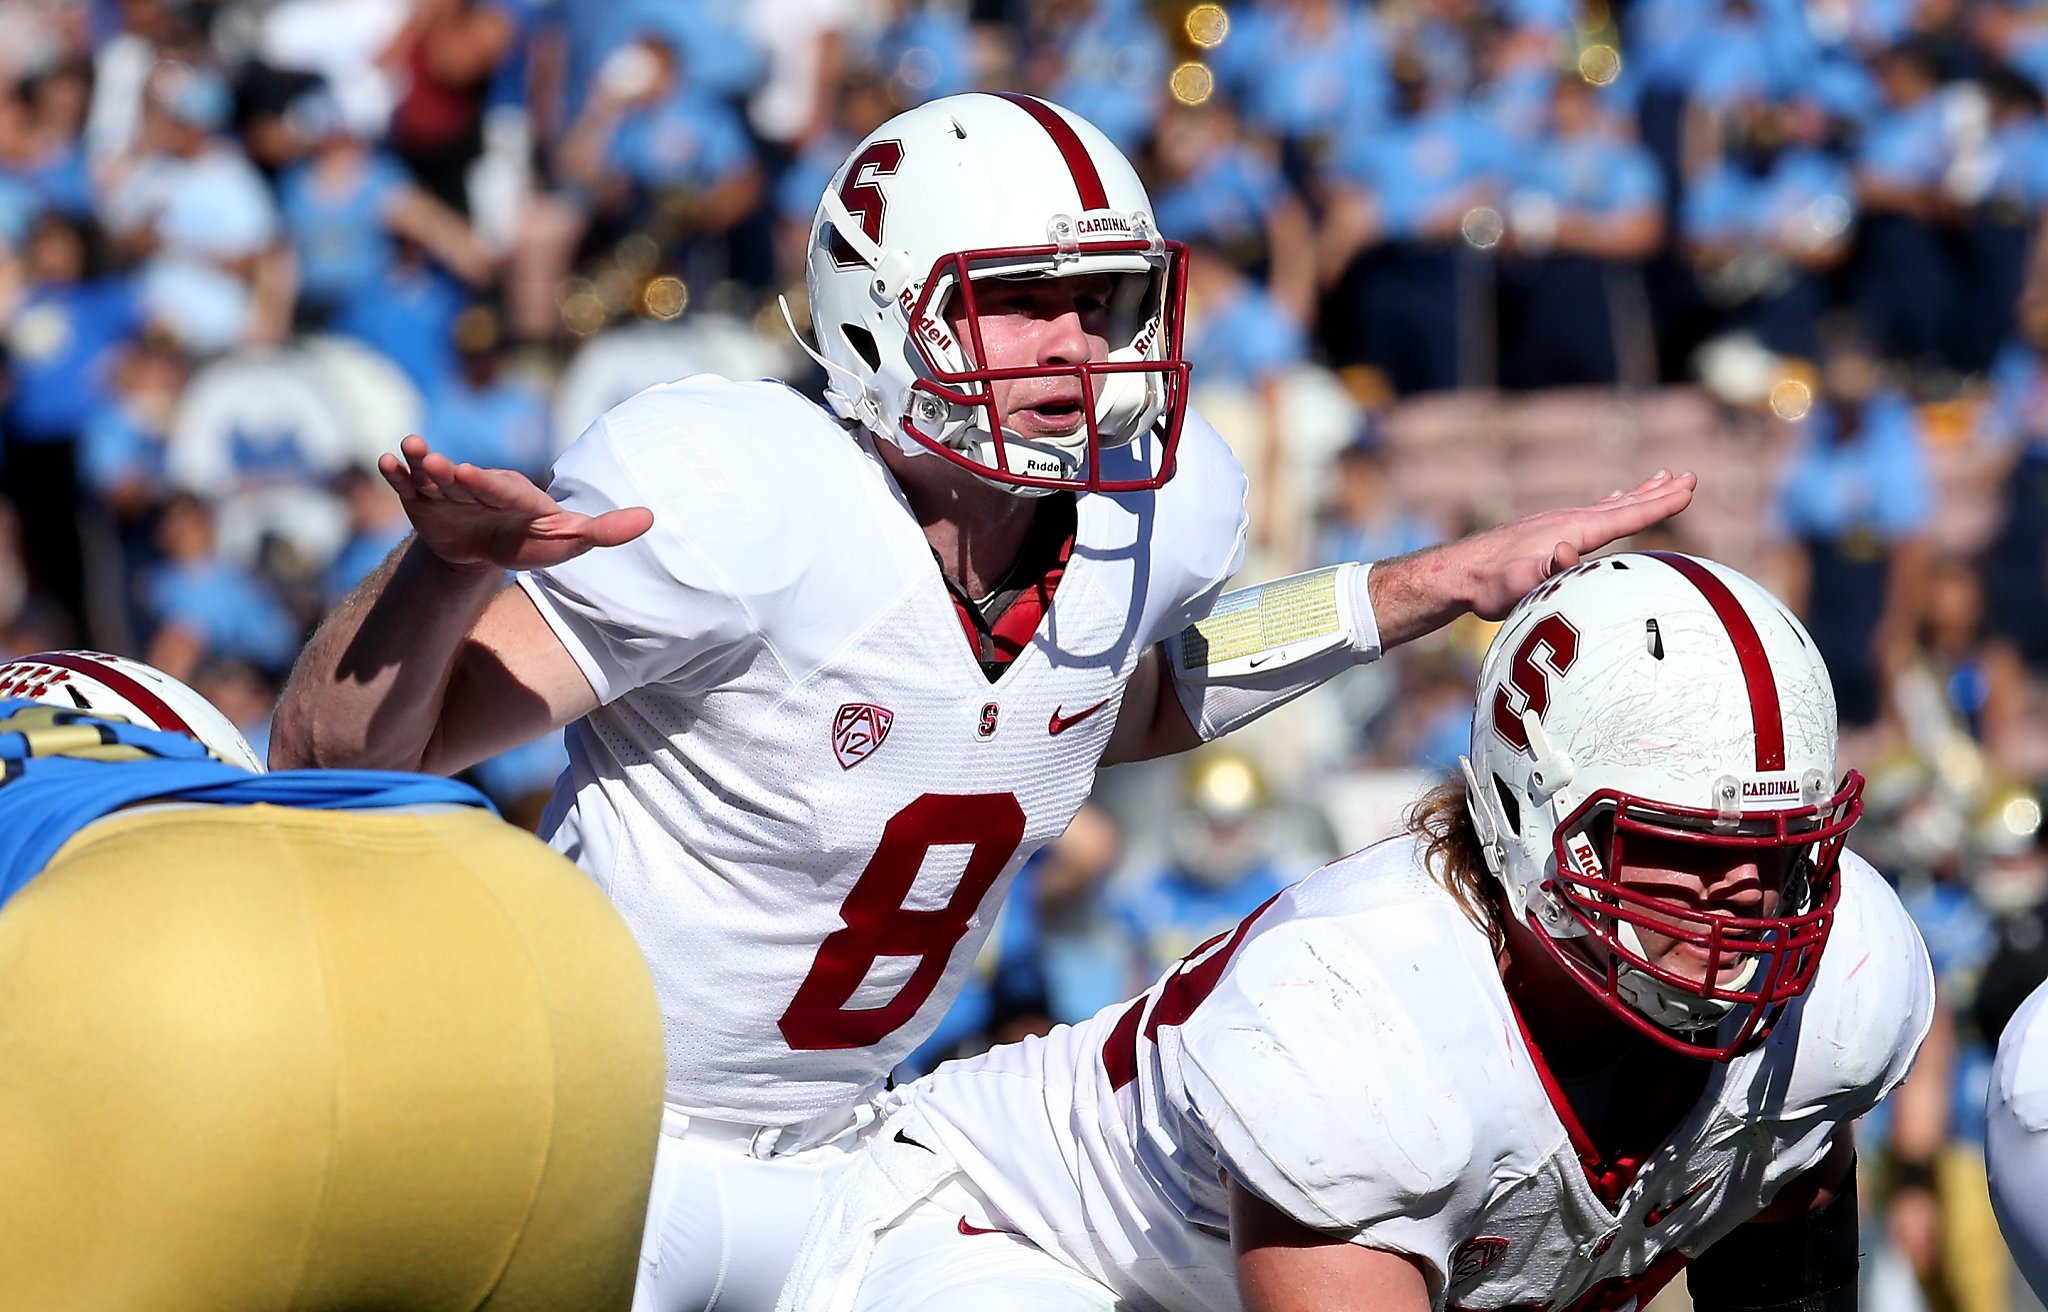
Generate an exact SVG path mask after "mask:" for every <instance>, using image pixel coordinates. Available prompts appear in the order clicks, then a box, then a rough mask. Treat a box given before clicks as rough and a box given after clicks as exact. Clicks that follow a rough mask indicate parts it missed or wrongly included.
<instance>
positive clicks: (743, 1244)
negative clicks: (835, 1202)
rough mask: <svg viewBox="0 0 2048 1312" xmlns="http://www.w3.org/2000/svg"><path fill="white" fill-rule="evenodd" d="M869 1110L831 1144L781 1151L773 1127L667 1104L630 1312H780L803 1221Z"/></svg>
mask: <svg viewBox="0 0 2048 1312" xmlns="http://www.w3.org/2000/svg"><path fill="white" fill-rule="evenodd" d="M871 1116H872V1113H871V1112H870V1113H868V1114H867V1115H864V1116H862V1117H861V1118H860V1119H859V1120H858V1121H856V1120H855V1118H854V1116H853V1114H852V1113H851V1112H849V1113H848V1114H847V1116H846V1118H845V1121H846V1128H845V1131H844V1132H843V1133H842V1134H840V1135H839V1136H838V1137H836V1138H834V1139H833V1140H832V1141H831V1142H828V1143H823V1144H818V1145H816V1146H814V1147H802V1148H799V1149H798V1150H797V1151H794V1152H777V1151H774V1149H773V1145H774V1143H775V1140H776V1137H777V1132H776V1131H774V1130H760V1129H758V1128H756V1127H754V1126H743V1125H735V1124H732V1123H730V1122H724V1121H709V1120H705V1119H703V1118H701V1117H699V1118H693V1117H691V1116H688V1115H686V1114H684V1113H683V1112H680V1111H678V1110H677V1109H675V1108H673V1107H670V1108H667V1109H665V1111H664V1112H663V1114H662V1121H661V1142H660V1144H659V1146H657V1147H656V1149H655V1153H654V1187H653V1190H652V1191H651V1193H650V1195H649V1198H648V1204H647V1228H646V1231H645V1233H644V1234H643V1235H642V1237H641V1241H640V1275H639V1280H638V1282H637V1283H636V1285H635V1286H634V1290H633V1312H714V1310H715V1312H773V1309H774V1307H775V1299H776V1295H778V1294H779V1293H781V1292H782V1283H783V1280H784V1279H785V1278H786V1277H787V1276H788V1274H789V1269H790V1266H791V1265H792V1264H793V1263H794V1262H795V1261H796V1255H797V1249H798V1247H799V1246H800V1245H801V1243H802V1242H803V1237H804V1227H805V1226H806V1225H808V1224H809V1223H810V1219H811V1213H812V1211H813V1210H814V1209H815V1208H816V1207H817V1204H818V1200H819V1198H820V1197H821V1196H822V1195H823V1194H824V1192H825V1190H826V1188H827V1187H828V1186H829V1185H830V1184H831V1183H832V1181H833V1180H834V1179H836V1178H837V1177H838V1175H839V1173H840V1172H841V1171H842V1170H843V1169H844V1168H845V1166H846V1164H847V1162H849V1161H850V1160H852V1158H853V1153H854V1150H855V1149H857V1148H858V1147H859V1145H860V1142H861V1139H862V1137H863V1136H862V1134H861V1132H860V1131H861V1130H863V1129H865V1128H867V1124H868V1121H869V1119H870V1117H871Z"/></svg>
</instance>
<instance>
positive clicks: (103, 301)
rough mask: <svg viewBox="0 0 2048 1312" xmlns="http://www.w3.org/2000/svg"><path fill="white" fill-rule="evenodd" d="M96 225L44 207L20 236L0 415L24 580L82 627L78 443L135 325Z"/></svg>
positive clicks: (122, 281)
mask: <svg viewBox="0 0 2048 1312" xmlns="http://www.w3.org/2000/svg"><path fill="white" fill-rule="evenodd" d="M96 244H97V240H96V235H95V234H94V232H93V230H92V229H91V228H90V227H87V226H81V224H80V223H79V221H77V220H74V219H72V218H69V217H67V216H66V215H64V214H62V213H60V212H58V211H55V210H52V211H50V212H48V213H45V214H44V215H43V217H42V218H41V219H40V220H38V221H37V223H36V226H35V229H34V231H33V232H32V233H31V234H30V236H29V240H28V249H27V253H26V259H25V260H24V268H25V271H26V275H27V278H26V291H25V293H24V295H23V297H22V300H21V304H20V307H19V308H18V309H17V310H16V311H15V313H14V316H13V320H12V322H11V323H10V325H9V327H8V331H7V344H8V349H9V351H10V353H11V355H12V357H13V369H14V375H15V389H14V395H13V399H12V400H11V401H10V402H8V404H7V406H6V409H5V410H4V412H0V418H4V420H5V425H6V435H7V441H6V447H5V450H4V452H0V492H4V493H5V494H6V496H7V498H8V499H9V500H10V501H12V502H13V503H14V505H15V507H16V509H17V511H18V513H19V514H20V516H21V529H22V540H23V542H24V543H25V544H26V547H27V559H28V570H29V581H30V584H31V585H32V586H33V587H34V588H36V589H37V590H38V591H40V592H42V593H44V594H45V595H46V596H48V597H49V599H50V600H51V601H52V602H53V603H54V604H55V605H56V606H57V607H58V608H59V610H60V611H61V612H62V613H63V614H64V616H65V617H66V618H67V619H68V620H69V621H70V623H71V624H72V626H73V629H74V632H77V633H80V634H83V633H85V632H86V628H85V623H86V611H85V564H84V556H83V554H82V553H83V547H82V544H81V540H80V538H79V527H78V525H79V519H80V500H79V497H80V483H79V447H80V443H81V440H82V438H83V436H84V433H85V430H86V427H87V424H88V423H89V421H90V420H91V418H92V416H93V414H94V412H95V411H96V410H97V409H98V408H99V407H100V406H103V405H105V404H106V403H107V401H108V400H109V398H110V396H111V383H112V371H113V368H114V365H115V362H116V360H117V359H118V357H119V353H120V350H121V348H122V347H123V346H124V345H125V344H126V343H127V342H128V341H130V340H131V339H132V338H134V337H135V336H136V335H137V334H139V333H140V332H141V331H142V328H143V324H144V316H143V311H142V305H141V301H140V299H139V298H138V296H137V294H136V289H135V287H134V285H133V283H132V282H131V281H130V280H129V279H127V278H123V277H119V276H114V277H101V276H98V275H99V273H100V270H99V268H98V267H97V264H98V261H97V258H96V254H95V252H94V250H93V247H94V246H95V245H96Z"/></svg>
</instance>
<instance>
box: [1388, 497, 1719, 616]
mask: <svg viewBox="0 0 2048 1312" xmlns="http://www.w3.org/2000/svg"><path fill="white" fill-rule="evenodd" d="M1698 484H1699V479H1698V477H1697V476H1695V475H1694V474H1693V473H1691V472H1690V471H1687V472H1685V473H1681V474H1673V473H1672V472H1671V471H1669V470H1666V469H1660V470H1658V471H1657V472H1656V474H1654V475H1653V476H1651V477H1650V478H1647V479H1644V480H1643V481H1642V482H1641V483H1638V484H1637V485H1636V486H1635V487H1633V488H1630V489H1628V490H1626V491H1622V490H1619V489H1617V490H1615V491H1613V492H1610V493H1608V494H1607V495H1606V496H1605V497H1602V498H1601V499H1600V500H1599V501H1597V502H1595V503H1594V504H1592V505H1590V506H1575V507H1573V508H1571V509H1568V510H1545V511H1541V512H1539V513H1537V514H1534V515H1524V516H1522V517H1521V518H1520V519H1512V520H1509V521H1508V522H1507V523H1505V524H1501V525H1498V526H1496V527H1494V528H1489V529H1482V530H1481V531H1479V532H1477V533H1472V534H1468V535H1467V536H1465V537H1462V538H1459V539H1458V540H1457V541H1456V542H1450V543H1446V544H1445V545H1443V546H1441V547H1436V548H1433V549H1431V550H1429V551H1423V552H1418V553H1416V554H1415V555H1413V556H1404V557H1401V558H1400V559H1398V560H1393V561H1387V562H1384V563H1383V564H1382V565H1380V566H1377V567H1375V568H1374V570H1373V572H1372V574H1371V576H1370V577H1369V579H1368V585H1369V586H1370V588H1371V591H1372V603H1373V614H1374V617H1375V618H1376V619H1377V620H1378V622H1379V629H1380V645H1381V646H1382V647H1383V648H1386V647H1395V646H1398V645H1400V644H1401V643H1403V642H1407V641H1409V640H1410V639H1412V638H1418V637H1420V636H1422V635H1423V634H1425V633H1429V632H1431V631H1433V630H1435V629H1438V628H1441V627H1442V626H1443V625H1445V624H1448V623H1449V622H1450V621H1451V620H1453V619H1455V618H1456V617H1457V616H1458V615H1460V614H1462V613H1463V612H1465V611H1468V610H1469V611H1471V612H1473V613H1474V614H1477V615H1478V616H1479V617H1480V618H1481V619H1488V620H1498V619H1502V618H1505V617H1506V615H1507V613H1508V612H1509V611H1511V610H1513V609H1514V608H1515V603H1516V602H1518V601H1520V600H1521V599H1522V598H1523V597H1525V596H1527V595H1528V594H1529V593H1530V591H1532V590H1533V589H1534V588H1535V587H1536V585H1537V584H1539V583H1541V582H1543V580H1545V579H1547V578H1549V577H1550V576H1552V575H1553V574H1557V573H1559V572H1561V571H1563V570H1568V569H1570V568H1571V567H1572V566H1574V565H1576V564H1578V563H1579V561H1580V560H1581V559H1583V558H1584V557H1585V556H1586V555H1587V554H1588V553H1590V552H1594V551H1598V550H1599V549H1600V548H1602V547H1604V546H1607V545H1608V544H1609V543H1612V542H1616V541H1619V540H1620V539H1622V538H1625V537H1627V536H1629V535H1630V534H1632V533H1640V532H1642V531H1643V530H1644V529H1646V528H1649V527H1651V526H1653V525H1656V524H1661V523H1663V522H1664V521H1665V520H1667V519H1669V518H1671V517H1672V516H1673V515H1675V514H1677V513H1678V512H1679V511H1681V510H1684V509H1685V508H1686V507H1687V506H1688V505H1690V504H1692V494H1693V489H1694V488H1695V487H1696V486H1698Z"/></svg>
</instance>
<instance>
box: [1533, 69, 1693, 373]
mask: <svg viewBox="0 0 2048 1312" xmlns="http://www.w3.org/2000/svg"><path fill="white" fill-rule="evenodd" d="M1598 94H1599V93H1598V92H1597V91H1596V90H1595V89H1594V88H1593V87H1591V86H1589V85H1588V84H1586V83H1585V82H1584V81H1582V80H1580V79H1579V78H1576V77H1561V78H1559V79H1558V80H1557V85H1556V87H1555V89H1554V90H1553V91H1552V93H1551V98H1550V117H1551V135H1550V136H1549V137H1548V138H1546V139H1545V140H1544V141H1542V142H1541V143H1539V144H1538V145H1537V146H1536V147H1535V149H1534V150H1533V151H1531V152H1529V153H1528V154H1527V155H1525V156H1523V157H1521V158H1519V159H1518V160H1517V163H1516V166H1515V167H1511V168H1510V170H1509V179H1510V181H1509V184H1508V185H1509V191H1508V198H1507V233H1506V236H1505V238H1504V239H1503V241H1502V247H1503V249H1504V250H1506V251H1507V252H1508V253H1509V254H1511V255H1512V256H1514V257H1515V258H1514V259H1513V260H1512V261H1509V262H1507V263H1506V264H1504V266H1503V269H1502V279H1503V286H1502V299H1503V302H1504V303H1503V305H1502V310H1501V365H1500V381H1501V385H1502V386H1504V387H1514V388H1527V387H1565V386H1573V385H1582V384H1588V383H1594V384H1612V383H1616V382H1619V381H1622V379H1623V376H1624V362H1625V360H1627V363H1628V364H1629V365H1631V366H1632V367H1630V368H1628V369H1627V371H1626V372H1627V376H1628V378H1629V380H1630V381H1633V382H1647V381H1648V380H1649V374H1650V371H1649V370H1648V368H1647V366H1648V364H1649V363H1650V362H1649V361H1647V360H1633V359H1628V358H1627V357H1625V356H1624V354H1623V351H1622V348H1621V346H1620V344H1619V343H1620V339H1621V338H1623V337H1626V338H1627V339H1628V341H1629V342H1630V343H1631V345H1632V346H1635V345H1640V344H1641V343H1643V342H1644V341H1645V340H1646V338H1645V334H1644V332H1643V330H1644V329H1646V328H1647V327H1648V326H1649V325H1648V322H1647V306H1646V303H1645V298H1644V293H1643V283H1642V268H1643V262H1644V261H1646V260H1648V259H1649V258H1650V256H1651V255H1653V254H1655V253H1656V251H1657V249H1658V247H1659V246H1660V245H1661V244H1662V243H1663V240H1664V210H1663V205H1664V187H1663V183H1662V182H1661V181H1660V180H1659V178H1658V176H1657V165H1656V161H1655V160H1653V159H1652V158H1651V156H1650V152H1649V151H1647V150H1645V149H1644V148H1643V147H1642V145H1641V144H1640V143H1639V142H1637V141H1636V140H1635V138H1634V135H1633V133H1631V132H1630V131H1629V129H1628V128H1627V126H1626V125H1625V124H1623V123H1621V122H1620V121H1618V120H1617V119H1615V118H1614V117H1613V116H1612V115H1609V114H1607V113H1605V112H1603V111H1602V109H1601V108H1600V104H1599V100H1598Z"/></svg>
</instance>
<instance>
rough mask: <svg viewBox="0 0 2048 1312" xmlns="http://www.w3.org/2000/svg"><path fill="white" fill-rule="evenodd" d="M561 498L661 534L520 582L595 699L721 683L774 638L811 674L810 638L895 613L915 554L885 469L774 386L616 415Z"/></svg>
mask: <svg viewBox="0 0 2048 1312" xmlns="http://www.w3.org/2000/svg"><path fill="white" fill-rule="evenodd" d="M549 492H550V493H551V494H552V495H553V496H554V497H555V499H556V500H557V501H559V502H561V503H562V505H563V506H564V507H565V508H567V509H569V510H574V511H579V512H581V513H584V514H598V513H601V512H603V511H606V510H613V509H618V508H620V507H624V506H635V505H641V506H646V507H648V508H649V509H651V510H652V511H653V512H654V526H653V527H652V528H650V529H649V530H648V531H647V532H646V533H644V534H642V535H641V536H640V537H638V538H636V539H634V540H633V541H631V542H628V543H625V544H623V545H621V546H617V547H603V548H598V549H597V550H593V551H588V552H585V553H584V554H583V555H581V556H578V557H576V558H575V559H574V560H570V561H567V562H564V563H563V564H560V565H555V566H552V567H550V568H548V569H545V570H537V571H533V572H531V573H528V574H524V575H522V576H521V577H520V582H521V583H522V584H523V585H524V586H525V588H526V590H527V592H528V593H529V594H530V595H531V596H532V597H533V599H534V601H535V603H536V604H537V605H538V606H539V608H540V611H541V614H542V615H544V616H546V617H547V619H548V620H549V622H550V623H551V624H552V625H553V627H554V629H555V631H556V633H557V635H558V636H560V637H561V638H562V640H563V644H564V645H565V646H566V647H567V648H568V649H569V652H570V654H571V655H572V656H574V657H575V658H576V661H577V664H578V665H579V666H581V667H582V670H583V673H584V674H585V676H586V677H588V678H589V679H590V683H591V686H592V687H593V688H594V689H596V691H597V694H598V697H599V700H601V701H607V702H608V701H611V700H612V699H613V698H615V697H617V696H619V695H620V694H622V693H624V692H627V691H629V690H630V689H632V688H636V687H642V686H644V685H647V684H651V683H664V682H667V683H673V684H676V685H678V686H679V687H680V688H681V689H683V690H689V689H701V688H705V687H709V686H711V685H713V684H715V683H717V682H718V681H719V680H720V679H721V678H722V677H723V675H724V673H725V672H726V671H727V670H729V669H730V668H732V667H733V666H734V665H736V664H739V663H741V662H743V661H744V660H746V659H748V657H749V656H750V655H751V652H750V650H749V649H750V647H751V645H752V644H755V643H757V642H760V641H762V640H764V639H768V640H772V642H773V643H774V645H775V647H776V649H777V656H778V657H779V658H782V659H786V660H787V659H792V658H794V659H797V660H799V661H801V658H802V656H803V655H804V654H807V653H804V652H803V651H802V648H803V645H804V644H803V641H802V639H803V636H804V635H805V633H806V632H807V631H810V630H817V631H819V632H821V633H824V632H832V633H834V634H835V635H836V634H837V633H838V632H843V627H842V626H840V625H835V624H832V623H831V622H830V620H831V619H832V618H833V617H835V616H841V615H844V614H846V613H847V612H849V611H850V610H851V609H852V608H854V607H857V606H863V605H865V606H866V607H867V609H866V610H865V612H864V613H866V614H872V613H874V612H875V611H877V610H879V609H880V608H881V606H882V605H883V604H885V603H886V602H887V600H888V599H889V598H887V597H880V596H876V595H874V594H875V591H876V588H877V586H878V585H879V586H880V587H882V588H884V589H900V587H901V580H902V578H903V574H902V571H901V570H891V569H880V570H877V569H875V568H873V563H874V555H875V553H886V552H888V551H890V550H891V549H892V546H895V547H900V544H901V542H902V536H901V535H900V534H892V533H890V532H887V531H884V529H883V528H882V526H881V525H880V524H879V523H878V517H879V516H881V515H884V514H894V513H895V510H894V501H893V498H892V495H891V494H890V492H889V491H888V490H887V484H886V479H885V478H884V476H883V474H882V472H881V470H880V467H879V466H877V465H876V464H875V462H874V461H873V460H872V459H871V458H869V457H868V456H867V454H866V453H865V452H864V451H862V449H861V447H860V445H859V443H858V442H857V441H856V440H855V439H854V437H852V436H851V435H850V434H848V432H847V431H846V430H845V429H844V428H843V427H841V426H840V425H839V424H838V423H837V422H836V421H835V420H833V418H832V417H831V416H830V415H829V414H827V413H826V412H825V411H823V410H821V409H820V408H819V407H818V406H816V405H814V404H812V403H811V402H810V401H808V400H806V399H804V398H803V397H802V396H800V395H798V394H797V393H795V392H793V391H791V390H790V389H789V388H787V387H784V386H783V385H781V384H780V383H774V382H745V383H743V382H734V381H732V380H730V379H726V378H722V377H719V376H717V375H715V374H699V375H697V376H695V377H692V378H686V379H683V380H681V381H679V382H674V383H665V384H662V385H660V386H657V387H650V388H648V389H647V390H646V391H643V392H640V393H639V394H637V395H635V396H633V397H632V398H630V399H628V400H626V401H624V402H622V403H620V404H619V405H617V406H614V407H613V408H612V409H611V410H610V411H608V412H607V413H606V414H604V415H603V416H602V417H600V418H599V419H598V420H597V421H596V422H595V423H593V424H592V425H591V426H590V427H589V428H588V429H587V430H585V431H584V433H583V435H582V436H581V437H579V438H577V440H576V441H575V442H574V443H573V444H572V445H571V446H570V447H569V449H568V450H567V451H565V452H563V453H562V456H561V458H560V459H559V460H557V461H556V463H555V469H554V476H553V479H552V480H551V482H550V484H549Z"/></svg>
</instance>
